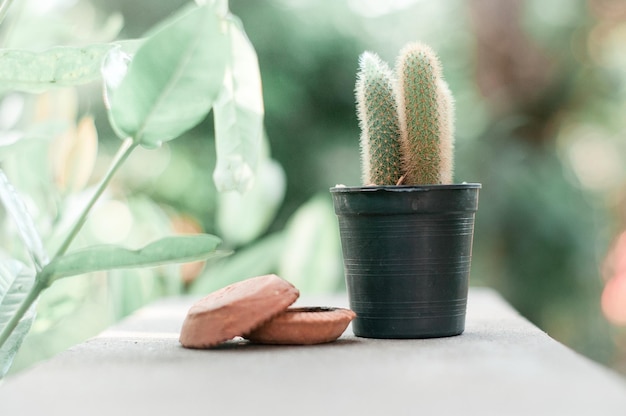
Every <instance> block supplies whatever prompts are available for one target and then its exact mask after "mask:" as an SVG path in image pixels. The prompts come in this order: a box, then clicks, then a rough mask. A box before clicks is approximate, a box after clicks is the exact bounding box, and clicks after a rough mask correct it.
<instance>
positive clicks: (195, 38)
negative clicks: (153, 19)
mask: <svg viewBox="0 0 626 416" xmlns="http://www.w3.org/2000/svg"><path fill="white" fill-rule="evenodd" d="M225 39H226V36H225V34H224V32H223V27H222V24H221V21H220V19H219V18H218V17H217V15H216V12H215V10H214V9H213V8H212V7H211V6H209V5H206V6H201V7H197V8H195V9H194V10H192V11H191V12H189V13H187V14H185V15H184V16H183V17H181V18H180V19H178V20H176V21H174V22H173V23H171V24H169V25H167V26H166V27H164V28H163V29H161V30H159V31H157V32H156V33H155V34H154V35H153V36H151V37H150V38H148V39H147V40H146V41H145V43H144V44H143V45H142V46H141V47H140V48H139V49H138V51H137V53H136V55H135V56H134V58H133V60H132V61H131V63H130V65H129V67H128V72H127V73H126V75H125V77H124V79H123V80H122V82H121V83H120V85H119V87H118V88H117V89H115V90H114V91H111V95H112V96H111V97H109V98H110V109H109V118H110V120H111V124H112V126H113V128H114V129H115V131H116V133H117V134H118V135H119V136H120V137H123V138H125V137H133V138H134V140H135V142H138V143H140V144H141V145H143V146H145V147H157V146H159V145H160V143H161V142H164V141H168V140H172V139H175V138H176V137H178V136H179V135H181V134H182V133H184V132H185V131H187V130H189V129H190V128H192V127H194V126H195V125H196V124H198V123H199V122H200V121H202V119H204V118H205V117H206V115H207V113H208V112H209V110H210V109H211V106H212V105H213V102H214V100H215V98H216V97H217V95H218V93H219V90H220V88H221V85H222V80H223V78H224V68H225V66H226V55H227V54H226V52H227V43H226V41H225Z"/></svg>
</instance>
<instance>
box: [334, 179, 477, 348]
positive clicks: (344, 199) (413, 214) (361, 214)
mask: <svg viewBox="0 0 626 416" xmlns="http://www.w3.org/2000/svg"><path fill="white" fill-rule="evenodd" d="M480 188H481V185H480V184H459V185H428V186H370V187H334V188H331V190H330V191H331V195H332V198H333V204H334V207H335V213H336V214H337V217H338V220H339V231H340V236H341V245H342V252H343V261H344V270H345V276H346V286H347V289H348V296H349V300H350V308H351V309H352V310H353V311H354V312H356V314H357V317H356V319H355V320H354V321H353V323H352V329H353V331H354V333H355V335H357V336H361V337H369V338H431V337H443V336H452V335H458V334H461V333H462V332H463V331H464V329H465V312H466V305H467V291H468V285H469V274H470V265H471V258H472V241H473V235H474V218H475V214H476V210H477V208H478V193H479V189H480Z"/></svg>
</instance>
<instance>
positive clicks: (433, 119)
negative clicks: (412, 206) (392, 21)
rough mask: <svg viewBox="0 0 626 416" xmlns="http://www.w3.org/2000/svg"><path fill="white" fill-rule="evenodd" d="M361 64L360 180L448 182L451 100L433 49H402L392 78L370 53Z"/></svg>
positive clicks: (450, 152) (358, 103) (451, 121)
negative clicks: (361, 173)
mask: <svg viewBox="0 0 626 416" xmlns="http://www.w3.org/2000/svg"><path fill="white" fill-rule="evenodd" d="M360 62H361V67H360V72H359V76H358V80H357V110H358V114H359V120H360V123H361V149H362V167H363V179H364V183H365V184H366V185H367V184H371V183H375V184H378V185H395V184H400V183H401V184H405V185H418V184H446V183H451V182H452V168H453V132H454V123H453V112H454V103H453V100H452V95H451V93H450V90H449V88H448V85H447V84H446V82H445V81H444V80H443V77H442V74H441V65H440V63H439V60H438V59H437V56H436V55H435V53H434V52H433V51H432V49H431V48H430V47H428V46H427V45H424V44H420V43H413V44H409V45H407V46H406V47H404V48H403V49H402V51H401V53H400V56H399V58H398V61H397V64H396V68H395V71H396V77H397V80H396V79H395V78H394V76H393V74H391V72H390V71H389V69H388V67H387V65H386V64H385V63H384V62H382V61H381V60H380V59H379V58H378V57H377V56H376V55H374V54H372V53H368V52H366V53H364V54H363V55H361V60H360ZM383 80H384V81H383ZM383 85H384V88H383ZM389 88H392V91H391V92H389V90H388V89H389ZM382 91H384V94H383V93H382ZM389 94H391V95H392V98H390V96H389ZM392 109H393V111H392ZM392 114H395V115H393V117H394V118H395V120H394V121H391V120H390V119H389V117H392ZM376 118H378V120H376ZM382 126H384V128H383V127H382ZM374 136H375V137H374ZM382 136H384V137H382ZM381 146H382V147H381ZM381 155H382V156H383V157H381ZM391 157H393V158H396V159H395V161H392V160H391V159H390V158H391ZM391 167H393V173H391V171H392V168H391ZM371 172H388V174H385V175H373V174H371ZM398 179H399V180H398Z"/></svg>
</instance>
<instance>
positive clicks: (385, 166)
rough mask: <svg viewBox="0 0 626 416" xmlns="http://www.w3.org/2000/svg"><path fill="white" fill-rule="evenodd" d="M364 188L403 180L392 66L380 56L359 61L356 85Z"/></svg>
mask: <svg viewBox="0 0 626 416" xmlns="http://www.w3.org/2000/svg"><path fill="white" fill-rule="evenodd" d="M356 97H357V115H358V118H359V123H360V126H361V142H360V143H361V163H362V166H363V183H364V184H395V183H396V182H398V180H399V179H400V177H401V176H402V159H401V156H400V130H399V126H398V110H397V104H396V99H395V94H394V80H393V78H392V73H391V70H390V69H389V66H388V65H387V64H386V63H385V62H383V61H382V60H381V59H380V58H379V57H378V56H377V55H376V54H373V53H369V52H365V53H363V54H362V55H361V57H360V59H359V73H358V76H357V83H356Z"/></svg>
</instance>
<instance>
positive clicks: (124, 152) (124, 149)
mask: <svg viewBox="0 0 626 416" xmlns="http://www.w3.org/2000/svg"><path fill="white" fill-rule="evenodd" d="M135 147H137V144H136V143H135V142H134V140H133V139H132V138H131V137H129V138H127V139H126V140H124V141H123V142H122V145H121V146H120V148H119V150H118V151H117V154H116V155H115V157H114V158H113V161H112V162H111V166H110V167H109V171H108V172H107V173H106V175H104V178H102V181H100V184H99V185H98V188H97V189H96V192H95V193H94V194H93V196H92V197H91V199H90V200H89V203H88V204H87V206H86V207H85V208H84V209H83V212H82V213H81V215H80V217H79V218H78V220H77V221H76V223H75V224H74V227H72V230H71V231H70V233H69V234H68V235H67V237H66V238H65V240H64V241H63V244H61V247H59V250H58V251H57V253H56V254H55V255H54V257H53V258H57V257H60V256H62V255H63V254H65V252H66V251H67V249H68V248H69V247H70V244H71V243H72V241H73V240H74V238H75V237H76V235H77V234H78V232H79V231H80V229H81V228H82V227H83V225H84V224H85V221H87V216H88V215H89V212H90V211H91V208H93V206H94V204H95V203H96V201H97V200H98V198H100V196H101V195H102V193H103V192H104V190H105V189H106V187H107V185H108V184H109V182H110V181H111V178H112V177H113V175H114V174H115V172H117V170H118V169H119V168H120V166H121V165H122V163H124V161H125V160H126V159H127V158H128V156H129V155H130V154H131V152H132V151H133V150H134V149H135Z"/></svg>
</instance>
